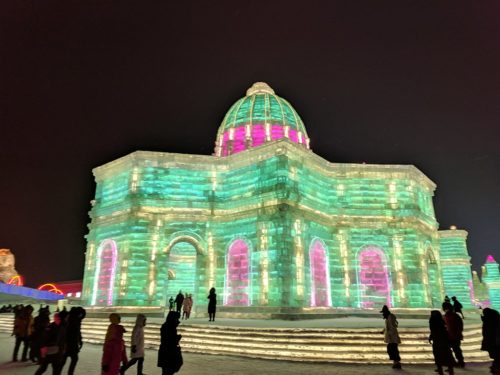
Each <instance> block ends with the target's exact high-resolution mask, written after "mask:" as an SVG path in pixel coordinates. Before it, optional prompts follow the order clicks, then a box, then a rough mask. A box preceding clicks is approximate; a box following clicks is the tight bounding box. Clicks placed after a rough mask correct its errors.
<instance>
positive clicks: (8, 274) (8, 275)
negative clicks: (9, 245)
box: [0, 249, 18, 283]
mask: <svg viewBox="0 0 500 375" xmlns="http://www.w3.org/2000/svg"><path fill="white" fill-rule="evenodd" d="M15 264H16V258H15V257H14V254H12V251H10V249H0V281H1V282H4V283H8V282H9V281H10V280H11V279H12V278H13V277H14V276H18V273H17V271H16V268H15Z"/></svg>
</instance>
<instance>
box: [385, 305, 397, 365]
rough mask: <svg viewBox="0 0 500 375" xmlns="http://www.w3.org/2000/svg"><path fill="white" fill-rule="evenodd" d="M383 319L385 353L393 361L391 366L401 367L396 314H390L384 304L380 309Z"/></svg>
mask: <svg viewBox="0 0 500 375" xmlns="http://www.w3.org/2000/svg"><path fill="white" fill-rule="evenodd" d="M380 312H381V313H382V316H383V317H384V320H385V328H384V330H383V331H382V333H383V334H384V342H385V343H386V344H387V354H389V359H391V360H392V361H393V365H392V368H394V369H400V368H401V357H400V356H399V349H398V345H399V344H401V339H400V338H399V333H398V320H397V319H396V315H394V314H392V313H391V312H390V310H389V308H388V307H387V305H384V307H382V310H381V311H380Z"/></svg>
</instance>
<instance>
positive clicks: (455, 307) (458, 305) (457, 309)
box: [451, 296, 465, 319]
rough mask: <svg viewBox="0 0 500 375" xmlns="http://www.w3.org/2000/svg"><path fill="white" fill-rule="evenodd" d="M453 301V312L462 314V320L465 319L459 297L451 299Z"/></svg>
mask: <svg viewBox="0 0 500 375" xmlns="http://www.w3.org/2000/svg"><path fill="white" fill-rule="evenodd" d="M451 300H452V301H453V310H455V312H456V313H457V314H460V315H461V316H462V319H465V317H464V313H463V312H462V309H463V306H462V304H461V303H460V302H459V301H458V299H457V297H455V296H453V297H451Z"/></svg>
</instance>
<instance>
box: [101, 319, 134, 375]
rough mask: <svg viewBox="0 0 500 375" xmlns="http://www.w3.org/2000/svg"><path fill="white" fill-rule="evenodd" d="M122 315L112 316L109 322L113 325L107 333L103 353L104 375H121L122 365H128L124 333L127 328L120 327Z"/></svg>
mask: <svg viewBox="0 0 500 375" xmlns="http://www.w3.org/2000/svg"><path fill="white" fill-rule="evenodd" d="M120 320H121V318H120V315H118V314H115V313H113V314H111V315H110V316H109V321H110V322H111V324H110V325H109V327H108V331H107V332H106V339H105V340H104V347H103V353H102V361H101V366H102V375H119V374H120V364H123V365H125V364H127V362H128V361H127V353H126V352H125V341H123V333H124V332H125V328H123V326H122V325H120V324H119V323H120Z"/></svg>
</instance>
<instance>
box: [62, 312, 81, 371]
mask: <svg viewBox="0 0 500 375" xmlns="http://www.w3.org/2000/svg"><path fill="white" fill-rule="evenodd" d="M85 315H86V311H85V309H84V308H83V307H72V308H71V310H69V313H68V322H67V324H66V350H65V352H64V357H63V361H62V366H61V369H62V368H63V367H64V365H65V364H66V360H67V359H68V357H69V358H70V359H71V362H70V364H69V368H68V375H73V374H74V373H75V368H76V364H77V363H78V353H79V352H80V349H81V348H82V346H83V340H82V330H81V326H82V320H83V319H84V318H85Z"/></svg>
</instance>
